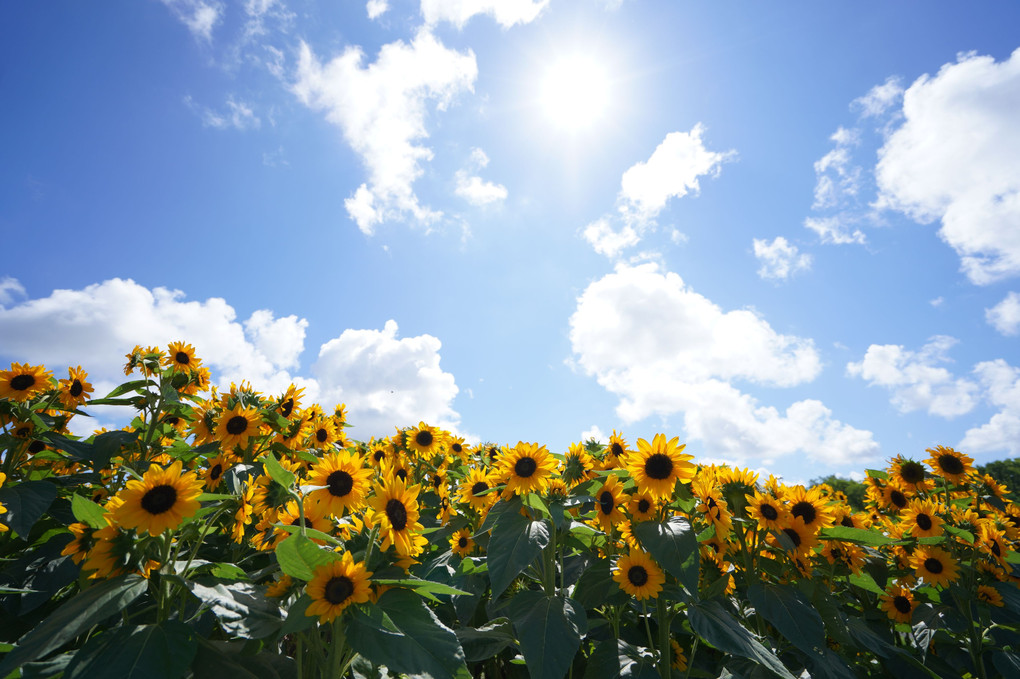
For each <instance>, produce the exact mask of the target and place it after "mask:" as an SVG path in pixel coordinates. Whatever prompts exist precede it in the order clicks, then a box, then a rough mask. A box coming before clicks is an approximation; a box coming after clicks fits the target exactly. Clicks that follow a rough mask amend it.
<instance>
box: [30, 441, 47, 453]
mask: <svg viewBox="0 0 1020 679" xmlns="http://www.w3.org/2000/svg"><path fill="white" fill-rule="evenodd" d="M45 448H46V444H45V443H43V442H42V441H40V440H39V439H36V440H35V441H32V442H31V443H29V444H28V452H30V453H32V454H33V455H35V454H36V453H39V452H42V451H43V450H44V449H45Z"/></svg>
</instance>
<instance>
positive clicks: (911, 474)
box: [900, 460, 924, 484]
mask: <svg viewBox="0 0 1020 679" xmlns="http://www.w3.org/2000/svg"><path fill="white" fill-rule="evenodd" d="M900 478H902V479H903V480H904V481H906V482H907V483H915V484H916V483H921V482H922V481H924V466H923V465H922V464H921V463H920V462H914V461H913V460H909V461H907V462H904V463H903V464H901V465H900Z"/></svg>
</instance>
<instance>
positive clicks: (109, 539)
mask: <svg viewBox="0 0 1020 679" xmlns="http://www.w3.org/2000/svg"><path fill="white" fill-rule="evenodd" d="M92 538H93V545H92V549H91V550H90V551H89V553H88V556H86V557H85V559H84V561H83V562H82V564H81V569H82V570H83V571H94V572H93V573H92V575H90V576H89V578H93V579H102V578H115V577H117V576H118V575H124V574H125V573H130V572H131V571H132V570H133V568H132V567H133V565H134V558H133V555H132V548H133V547H134V545H135V539H134V535H133V533H132V531H128V530H122V529H121V528H118V527H117V526H105V527H103V528H100V529H99V530H97V531H95V532H94V533H93V534H92Z"/></svg>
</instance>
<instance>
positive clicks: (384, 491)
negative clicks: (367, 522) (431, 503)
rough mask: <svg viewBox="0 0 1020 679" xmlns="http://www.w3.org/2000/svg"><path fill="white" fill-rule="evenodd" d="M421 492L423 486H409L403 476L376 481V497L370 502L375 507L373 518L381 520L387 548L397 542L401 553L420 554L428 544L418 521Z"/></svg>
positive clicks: (380, 525) (384, 547)
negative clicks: (390, 479)
mask: <svg viewBox="0 0 1020 679" xmlns="http://www.w3.org/2000/svg"><path fill="white" fill-rule="evenodd" d="M420 491H421V486H411V487H408V486H407V485H405V484H404V482H403V481H401V480H400V479H395V480H393V481H390V482H388V483H387V482H383V483H376V484H375V497H373V498H372V499H371V500H369V505H370V506H371V507H372V509H374V510H375V511H374V512H373V515H372V516H373V521H374V522H376V521H377V522H379V534H380V535H381V536H382V548H383V550H386V549H389V547H390V545H393V546H394V547H395V548H396V550H397V554H400V555H401V556H416V555H418V554H420V553H421V551H422V548H423V547H424V546H425V545H426V544H427V542H428V541H427V540H426V539H425V537H424V536H423V535H422V534H421V531H422V530H423V526H422V525H421V524H420V523H418V516H419V514H418V493H419V492H420Z"/></svg>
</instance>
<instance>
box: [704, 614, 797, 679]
mask: <svg viewBox="0 0 1020 679" xmlns="http://www.w3.org/2000/svg"><path fill="white" fill-rule="evenodd" d="M687 619H688V620H689V621H690V623H691V628H692V629H693V630H694V631H695V632H696V633H697V634H698V636H700V637H701V638H702V639H704V640H705V641H707V642H708V643H710V644H712V645H713V646H715V647H716V648H718V649H719V650H720V651H723V652H724V653H731V654H733V655H739V656H741V657H744V658H748V659H749V660H753V661H755V662H756V663H758V664H760V665H764V666H765V667H767V668H768V669H770V670H772V672H774V673H775V674H777V675H779V676H780V677H783V678H784V679H794V676H793V675H792V674H790V671H789V670H787V669H786V667H785V666H784V665H783V663H782V662H780V661H779V658H777V657H776V656H775V655H774V654H773V653H772V652H771V651H770V650H768V649H767V648H765V647H764V646H762V645H761V643H760V642H759V641H758V640H757V639H756V638H755V637H754V635H753V634H751V632H750V631H748V630H747V629H746V628H745V627H744V626H743V625H741V624H740V623H739V622H737V620H736V619H735V618H734V617H733V616H732V615H731V614H730V612H729V611H727V610H726V609H725V608H723V606H722V604H720V603H719V602H718V601H716V600H714V599H713V600H710V601H699V602H697V603H694V604H691V605H690V607H689V608H688V609H687Z"/></svg>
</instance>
